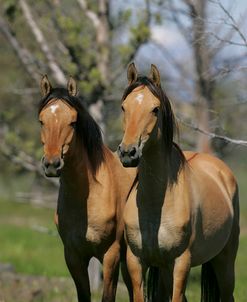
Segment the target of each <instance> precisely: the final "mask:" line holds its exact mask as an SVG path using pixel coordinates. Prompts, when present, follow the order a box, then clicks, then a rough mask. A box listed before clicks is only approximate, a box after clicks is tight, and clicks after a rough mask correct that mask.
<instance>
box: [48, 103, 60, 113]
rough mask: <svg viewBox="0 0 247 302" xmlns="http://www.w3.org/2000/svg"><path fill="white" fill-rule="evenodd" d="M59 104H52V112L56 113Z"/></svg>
mask: <svg viewBox="0 0 247 302" xmlns="http://www.w3.org/2000/svg"><path fill="white" fill-rule="evenodd" d="M58 107H59V106H58V105H51V107H50V109H51V113H53V114H56V110H57V108H58Z"/></svg>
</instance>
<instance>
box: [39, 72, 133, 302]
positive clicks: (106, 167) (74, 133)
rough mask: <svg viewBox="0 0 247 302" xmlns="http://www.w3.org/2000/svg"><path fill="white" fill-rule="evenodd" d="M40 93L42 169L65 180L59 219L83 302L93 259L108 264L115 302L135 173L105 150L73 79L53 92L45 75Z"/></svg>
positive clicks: (109, 295) (109, 293)
mask: <svg viewBox="0 0 247 302" xmlns="http://www.w3.org/2000/svg"><path fill="white" fill-rule="evenodd" d="M41 92H42V95H43V98H42V100H41V102H40V106H39V119H40V123H41V140H42V143H43V144H44V156H43V159H42V165H43V169H44V171H45V174H46V176H48V177H58V176H60V188H59V197H58V204H57V212H56V215H55V221H56V223H57V226H58V231H59V234H60V236H61V238H62V241H63V244H64V254H65V260H66V263H67V266H68V268H69V271H70V273H71V275H72V277H73V279H74V282H75V285H76V289H77V295H78V301H79V302H88V301H91V298H90V286H89V278H88V271H87V268H88V263H89V260H90V258H91V257H93V256H94V257H96V258H98V259H99V260H100V261H101V263H102V264H103V282H104V287H103V297H102V301H104V302H110V301H115V294H116V287H117V281H118V272H119V263H120V260H121V259H120V258H122V259H125V256H126V255H125V253H126V247H124V241H123V229H124V224H123V217H122V212H123V206H124V205H125V202H126V199H127V194H128V193H129V190H130V187H131V185H132V183H133V179H134V177H135V175H132V174H135V171H134V170H133V171H131V172H130V173H127V172H126V169H124V168H123V167H122V164H121V163H120V161H119V159H118V158H117V156H115V154H113V153H112V152H111V151H110V150H109V149H108V148H107V147H106V146H104V144H103V142H102V137H101V132H100V129H99V127H98V125H97V124H96V122H95V121H94V120H93V119H92V117H91V116H90V115H89V114H88V112H87V111H86V110H85V109H84V107H83V105H82V102H81V100H80V99H79V98H78V97H76V94H77V88H76V82H75V81H74V80H73V79H72V78H70V79H69V81H68V87H67V89H63V88H55V89H53V88H52V87H51V84H50V82H49V81H48V78H47V77H46V76H44V77H43V79H42V81H41ZM126 271H127V269H126ZM125 277H126V278H127V277H128V275H125ZM130 285H131V282H130ZM130 295H131V292H130Z"/></svg>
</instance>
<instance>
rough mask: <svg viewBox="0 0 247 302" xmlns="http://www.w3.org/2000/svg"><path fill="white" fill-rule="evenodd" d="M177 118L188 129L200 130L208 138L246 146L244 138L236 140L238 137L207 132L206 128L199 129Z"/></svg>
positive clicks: (246, 142)
mask: <svg viewBox="0 0 247 302" xmlns="http://www.w3.org/2000/svg"><path fill="white" fill-rule="evenodd" d="M177 120H178V121H179V122H180V123H181V124H183V125H184V126H186V127H188V128H190V129H193V130H194V131H197V132H200V133H202V134H204V135H207V136H208V137H210V138H218V139H221V140H224V141H225V142H227V143H231V144H235V145H241V146H244V147H247V141H245V140H238V139H233V138H230V137H228V136H224V135H218V134H216V133H213V132H209V131H206V130H203V129H201V128H200V127H198V126H196V125H194V124H191V123H188V122H185V121H184V120H182V119H181V118H179V117H177Z"/></svg>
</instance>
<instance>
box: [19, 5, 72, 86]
mask: <svg viewBox="0 0 247 302" xmlns="http://www.w3.org/2000/svg"><path fill="white" fill-rule="evenodd" d="M19 3H20V7H21V9H22V12H23V15H24V17H25V19H26V22H27V24H28V26H29V28H30V30H31V31H32V33H33V35H34V37H35V39H36V41H37V43H38V44H39V46H40V48H41V50H42V52H43V53H44V55H45V56H46V59H47V61H48V66H49V68H50V69H51V71H52V74H53V77H54V79H55V80H56V81H57V83H58V84H62V85H65V84H66V82H67V80H66V76H65V74H64V72H63V71H62V69H61V68H60V67H59V65H58V63H57V62H56V60H55V58H54V56H53V54H52V52H51V50H50V48H49V46H48V43H47V41H46V39H45V37H44V35H43V33H42V31H41V30H40V28H39V27H38V25H37V23H36V22H35V20H34V18H33V16H32V13H31V9H30V7H29V5H28V4H27V2H26V0H19Z"/></svg>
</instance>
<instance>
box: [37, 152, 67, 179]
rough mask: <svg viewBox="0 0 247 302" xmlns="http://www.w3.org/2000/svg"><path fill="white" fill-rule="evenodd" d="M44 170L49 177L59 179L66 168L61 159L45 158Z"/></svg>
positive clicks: (43, 160)
mask: <svg viewBox="0 0 247 302" xmlns="http://www.w3.org/2000/svg"><path fill="white" fill-rule="evenodd" d="M41 163H42V168H43V170H44V172H45V176H47V177H59V176H60V174H61V170H62V168H63V166H64V161H63V159H62V158H60V157H54V158H51V159H47V158H46V157H45V156H44V157H43V158H42V160H41Z"/></svg>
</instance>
